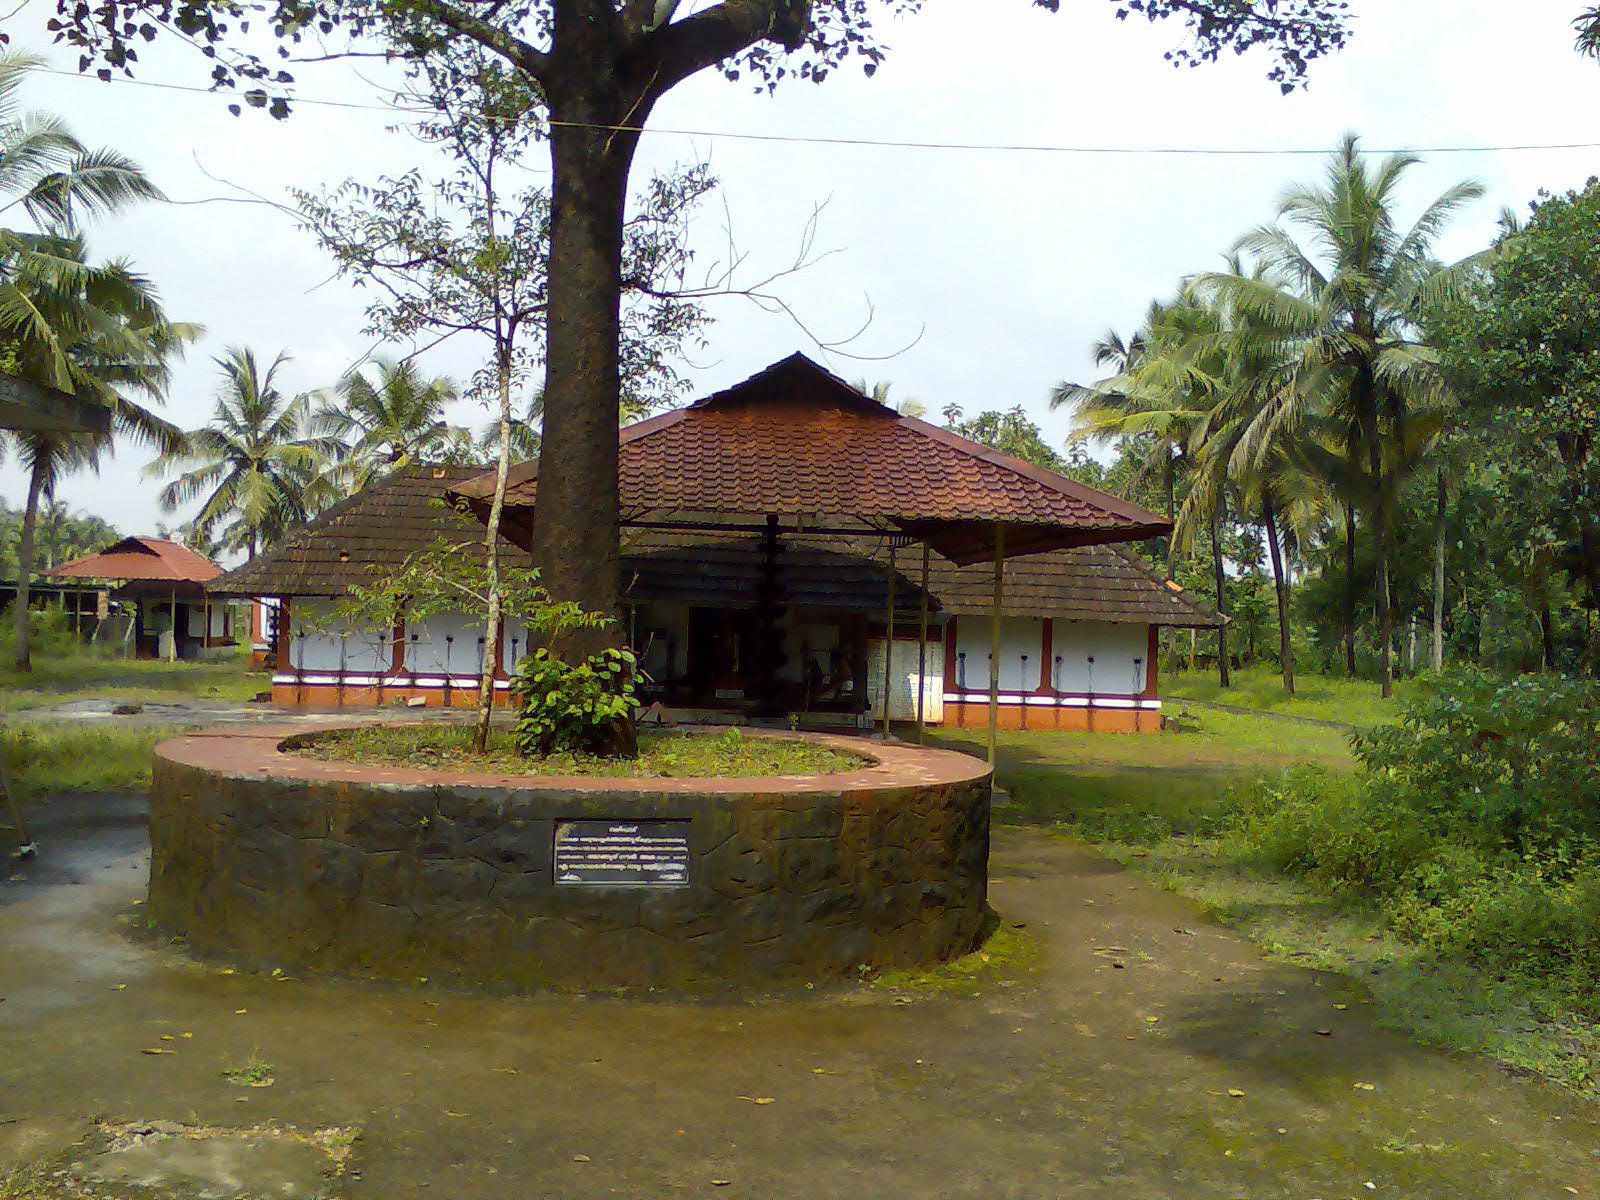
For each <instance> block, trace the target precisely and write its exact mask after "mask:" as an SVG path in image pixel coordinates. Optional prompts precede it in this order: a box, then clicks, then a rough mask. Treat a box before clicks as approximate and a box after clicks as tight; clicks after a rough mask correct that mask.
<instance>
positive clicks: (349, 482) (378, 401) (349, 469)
mask: <svg viewBox="0 0 1600 1200" xmlns="http://www.w3.org/2000/svg"><path fill="white" fill-rule="evenodd" d="M334 392H335V395H334V396H332V397H323V398H322V400H321V401H320V402H319V403H318V404H317V407H316V410H315V411H314V412H313V413H312V416H311V429H312V432H313V433H314V434H316V435H317V436H319V437H324V438H328V439H332V441H334V442H337V443H338V444H339V458H338V470H339V474H340V476H341V483H342V484H343V485H344V486H346V487H348V488H350V489H351V490H359V489H361V488H363V487H366V486H367V484H369V483H371V482H372V480H373V478H374V477H376V476H378V475H381V474H386V473H387V472H389V471H393V470H395V469H396V468H398V467H403V466H406V465H408V464H410V463H414V462H427V461H434V460H438V459H442V458H445V457H448V456H449V455H450V454H451V453H452V451H453V449H454V448H455V447H458V446H459V445H460V444H461V442H462V441H463V440H466V441H468V442H470V436H469V435H467V433H466V431H465V430H463V429H461V428H460V427H459V426H456V425H452V424H450V423H449V422H448V421H446V420H445V415H444V414H445V408H446V406H448V405H449V404H450V403H452V402H453V401H454V400H455V399H456V398H457V393H456V386H455V384H454V383H452V382H451V381H450V380H448V379H445V378H443V377H439V378H436V379H428V378H426V377H425V376H424V375H423V374H422V372H421V371H419V370H418V369H417V367H416V364H415V363H413V362H412V361H411V360H409V359H407V360H403V361H400V362H395V361H393V360H389V359H379V360H378V361H377V362H376V363H375V364H373V366H372V368H371V369H369V370H366V371H362V370H354V371H351V372H350V373H349V374H347V375H346V376H345V377H344V378H343V379H341V380H340V381H339V383H338V385H337V386H336V387H335V389H334ZM330 444H332V442H330Z"/></svg>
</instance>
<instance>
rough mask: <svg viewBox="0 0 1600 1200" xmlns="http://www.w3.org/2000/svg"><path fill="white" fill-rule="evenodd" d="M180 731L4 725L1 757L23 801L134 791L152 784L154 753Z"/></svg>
mask: <svg viewBox="0 0 1600 1200" xmlns="http://www.w3.org/2000/svg"><path fill="white" fill-rule="evenodd" d="M181 732H182V730H181V729H179V728H178V727H176V726H171V725H145V724H141V725H126V726H117V727H106V726H103V725H91V724H86V723H70V722H58V723H55V724H51V725H28V726H26V727H18V726H11V727H8V728H5V729H0V756H4V759H5V764H6V768H7V770H8V771H9V772H10V775H11V782H12V785H13V786H14V787H15V788H16V789H17V792H18V794H19V795H20V796H21V798H22V801H23V803H24V804H27V803H29V802H30V801H33V800H37V799H42V798H45V797H48V796H53V795H61V794H63V793H67V792H118V791H133V790H140V789H144V788H148V787H149V786H150V760H151V751H152V750H154V749H155V747H156V746H157V745H158V744H159V743H161V742H164V741H166V740H167V739H168V738H170V737H176V736H177V735H178V734H179V733H181Z"/></svg>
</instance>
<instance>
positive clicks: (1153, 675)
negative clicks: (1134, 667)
mask: <svg viewBox="0 0 1600 1200" xmlns="http://www.w3.org/2000/svg"><path fill="white" fill-rule="evenodd" d="M1160 649H1161V629H1160V627H1159V626H1156V625H1152V626H1150V649H1149V651H1148V654H1149V657H1148V658H1146V659H1145V669H1144V692H1143V693H1142V694H1143V696H1144V698H1145V699H1146V700H1154V699H1155V698H1156V696H1157V695H1158V694H1159V692H1158V689H1157V684H1158V683H1159V682H1160V679H1159V677H1158V676H1159V672H1158V670H1157V668H1156V655H1157V653H1158V652H1159V651H1160Z"/></svg>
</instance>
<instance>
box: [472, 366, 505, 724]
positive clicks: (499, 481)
mask: <svg viewBox="0 0 1600 1200" xmlns="http://www.w3.org/2000/svg"><path fill="white" fill-rule="evenodd" d="M495 373H496V377H497V378H496V383H497V384H498V386H499V391H500V455H499V457H498V459H497V460H496V462H495V474H494V501H493V502H492V503H491V504H490V505H489V521H488V524H487V526H486V527H485V530H484V540H483V545H484V563H485V567H486V571H485V573H486V575H487V576H488V593H489V594H488V604H487V608H488V613H487V615H486V616H485V618H484V623H483V661H482V663H480V664H479V675H478V722H477V725H476V726H475V727H474V729H473V731H472V749H473V751H474V752H475V753H478V754H482V753H484V752H485V751H486V750H488V748H489V719H490V717H491V716H492V715H493V713H494V677H495V675H496V673H497V672H498V669H499V665H500V515H501V513H502V512H504V510H505V506H506V476H507V475H508V474H509V473H510V471H511V345H510V343H509V342H502V343H501V345H500V346H498V347H496V349H495Z"/></svg>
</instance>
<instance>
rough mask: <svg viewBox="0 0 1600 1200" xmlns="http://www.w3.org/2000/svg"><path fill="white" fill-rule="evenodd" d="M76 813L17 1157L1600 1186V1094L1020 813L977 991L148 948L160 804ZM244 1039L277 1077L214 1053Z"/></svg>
mask: <svg viewBox="0 0 1600 1200" xmlns="http://www.w3.org/2000/svg"><path fill="white" fill-rule="evenodd" d="M72 817H73V824H74V827H75V832H73V833H72V834H71V836H67V835H65V834H64V833H63V831H62V830H60V829H57V830H53V831H47V833H48V836H46V837H43V838H41V840H42V841H45V842H46V843H47V845H49V846H50V847H51V849H52V855H51V858H50V860H49V861H48V862H46V863H43V864H39V865H37V866H35V867H34V868H31V872H30V878H29V879H28V880H27V881H24V882H12V883H3V882H0V996H3V997H4V1000H3V1002H0V1169H3V1167H4V1166H6V1165H7V1162H6V1159H7V1157H8V1156H9V1157H10V1158H12V1159H18V1158H27V1157H30V1156H31V1157H37V1156H39V1155H42V1154H45V1153H55V1152H59V1151H63V1150H65V1149H66V1147H67V1145H68V1144H69V1143H70V1142H71V1140H72V1138H73V1137H75V1136H78V1135H79V1134H81V1133H82V1132H83V1131H84V1129H85V1128H86V1126H85V1124H84V1122H85V1119H86V1118H89V1117H91V1116H99V1117H102V1118H104V1119H107V1120H112V1121H130V1120H160V1119H164V1120H173V1121H198V1122H203V1123H207V1124H213V1125H224V1126H245V1125H259V1124H263V1123H266V1122H267V1121H269V1120H271V1121H276V1122H278V1123H280V1124H283V1125H290V1126H296V1127H298V1128H301V1129H309V1128H314V1127H319V1126H329V1125H340V1126H352V1125H353V1126H360V1127H361V1129H362V1130H363V1131H364V1132H363V1137H362V1139H361V1142H360V1144H359V1146H358V1149H357V1151H356V1156H355V1160H354V1166H353V1171H352V1173H351V1174H348V1175H347V1176H346V1177H345V1178H344V1179H342V1180H339V1181H337V1183H335V1184H332V1185H330V1188H331V1190H332V1191H334V1192H335V1193H337V1194H339V1195H344V1196H349V1197H352V1198H359V1197H380V1198H383V1200H389V1198H391V1197H394V1198H398V1197H439V1198H441V1200H445V1198H448V1200H472V1198H475V1197H499V1198H505V1200H524V1198H529V1197H532V1198H544V1197H549V1198H551V1200H588V1198H591V1197H594V1198H598V1197H618V1196H621V1197H637V1198H640V1200H645V1198H649V1200H658V1198H662V1197H673V1196H712V1195H715V1196H725V1197H732V1196H747V1197H763V1198H791V1197H794V1198H812V1197H818V1198H821V1197H886V1198H891V1200H898V1198H901V1197H907V1198H910V1197H939V1198H944V1197H950V1198H956V1197H973V1198H977V1197H983V1198H985V1200H1003V1198H1010V1197H1015V1198H1017V1200H1043V1198H1056V1197H1062V1198H1065V1197H1105V1198H1107V1200H1111V1198H1113V1197H1115V1198H1117V1200H1136V1198H1162V1197H1181V1198H1182V1200H1208V1198H1211V1197H1237V1198H1240V1200H1245V1198H1248V1200H1269V1198H1275V1197H1285V1198H1295V1200H1311V1198H1312V1197H1322V1198H1324V1200H1335V1198H1342V1197H1354V1196H1359V1197H1367V1196H1380V1197H1384V1196H1389V1197H1399V1196H1412V1197H1428V1198H1430V1200H1443V1198H1446V1197H1461V1198H1464V1200H1465V1198H1469V1197H1470V1198H1472V1200H1479V1198H1489V1197H1494V1198H1496V1200H1499V1198H1505V1197H1546V1196H1548V1197H1552V1198H1555V1200H1562V1198H1565V1197H1570V1196H1573V1195H1578V1196H1580V1197H1600V1113H1596V1112H1595V1111H1594V1110H1593V1109H1590V1108H1587V1107H1584V1106H1582V1105H1581V1104H1579V1103H1578V1102H1576V1101H1573V1100H1571V1099H1569V1098H1567V1097H1564V1096H1562V1095H1560V1094H1558V1093H1556V1092H1554V1091H1553V1090H1552V1089H1550V1088H1548V1087H1546V1086H1545V1085H1542V1084H1538V1083H1533V1082H1528V1081H1525V1080H1520V1079H1515V1078H1511V1077H1508V1076H1506V1075H1504V1074H1502V1073H1501V1072H1500V1071H1498V1070H1497V1069H1496V1068H1495V1067H1494V1066H1492V1065H1491V1064H1489V1063H1487V1062H1485V1061H1481V1060H1473V1059H1457V1058H1452V1057H1449V1056H1445V1055H1442V1054H1439V1053H1436V1052H1432V1051H1427V1050H1422V1049H1419V1048H1417V1047H1415V1046H1414V1045H1412V1044H1410V1043H1409V1042H1406V1041H1405V1040H1403V1039H1401V1038H1399V1037H1398V1036H1396V1035H1392V1034H1389V1033H1386V1032H1384V1031H1382V1030H1379V1029H1377V1028H1375V1027H1374V1025H1373V1024H1372V1022H1371V1020H1370V1018H1369V1016H1368V1013H1369V1011H1370V1009H1368V1007H1367V1006H1366V1005H1365V1004H1363V1002H1362V999H1361V997H1360V996H1359V995H1355V994H1349V993H1348V992H1347V989H1346V985H1344V984H1342V983H1341V982H1340V981H1338V980H1336V979H1332V978H1326V977H1321V976H1318V975H1316V974H1314V973H1311V972H1307V971H1303V970H1298V969H1294V968H1290V967H1285V966H1280V965H1275V964H1269V963H1266V962H1264V961H1262V960H1261V959H1260V958H1259V956H1258V955H1257V954H1256V953H1255V952H1254V951H1253V950H1252V949H1251V947H1250V946H1249V945H1248V944H1246V943H1245V942H1244V941H1243V940H1242V939H1240V938H1238V937H1236V936H1235V935H1233V934H1231V933H1229V932H1228V931H1226V930H1223V929H1220V928H1217V927H1214V926H1210V925H1206V924H1204V923H1202V922H1201V921H1200V920H1199V919H1198V918H1197V917H1196V916H1195V915H1194V914H1193V912H1192V911H1191V910H1189V909H1188V908H1187V907H1186V906H1185V905H1183V904H1182V903H1181V902H1179V901H1177V900H1175V899H1173V898H1172V897H1170V896H1168V895H1166V894H1164V893H1162V892H1160V891H1158V890H1155V889H1153V888H1152V887H1150V886H1149V885H1147V884H1144V883H1140V882H1138V881H1136V880H1134V879H1133V878H1131V877H1130V876H1128V875H1126V874H1124V873H1123V872H1121V871H1120V870H1119V869H1117V868H1116V867H1114V866H1112V865H1110V864H1108V863H1106V862H1105V861H1103V860H1101V859H1099V858H1097V857H1095V856H1093V855H1090V854H1087V853H1085V852H1083V851H1081V850H1079V849H1076V848H1074V847H1072V846H1071V845H1069V844H1067V843H1065V842H1061V841H1059V840H1055V839H1053V838H1050V837H1048V836H1046V835H1042V834H1034V833H1026V832H1017V831H1002V832H1001V833H1000V834H999V835H998V836H997V841H996V849H995V861H994V886H993V898H994V902H995V904H996V905H997V907H998V908H999V909H1000V910H1001V911H1002V913H1004V914H1005V916H1006V917H1007V918H1008V919H1010V920H1013V921H1025V922H1026V923H1027V927H1028V929H1029V931H1030V932H1032V933H1034V934H1035V935H1036V936H1037V937H1038V939H1039V944H1040V952H1041V953H1040V962H1039V966H1038V968H1037V970H1036V971H1035V972H1033V973H1032V974H1031V975H1029V976H1028V977H1026V978H1025V979H1024V980H1022V981H1020V982H1018V983H1016V984H1014V985H1011V986H998V987H991V988H989V989H987V990H986V991H985V992H984V994H983V995H982V996H980V997H977V998H973V997H968V996H917V997H915V998H914V999H913V1000H912V1001H911V1002H910V1003H904V1002H897V1000H896V997H894V996H893V995H891V994H889V993H887V992H885V991H883V990H880V989H868V990H864V991H848V992H844V993H832V994H828V995H823V994H822V993H820V992H817V993H808V994H802V995H800V996H798V997H793V996H791V997H788V998H780V999H769V1000H764V1001H760V1002H739V1001H732V1000H682V999H660V998H657V999H642V1000H629V999H619V998H614V997H605V998H588V999H585V998H580V997H570V996H549V997H539V998H534V999H525V1000H508V999H492V998H478V997H466V996H460V995H452V994H450V993H446V992H440V991H438V990H436V989H430V988H423V989H419V990H418V991H416V992H413V993H403V992H398V991H392V990H380V989H376V988H371V987H365V986H359V985H346V984H337V983H330V982H316V981H302V980H291V981H288V982H279V981H274V980H271V979H269V978H263V977H259V976H249V975H244V974H224V973H222V972H220V971H218V970H216V969H214V968H208V967H201V966H198V965H194V964H191V963H188V962H186V961H185V960H184V959H183V958H182V957H181V956H180V955H178V954H176V953H174V952H171V951H167V950H158V949H152V948H149V947H146V946H143V945H139V944H135V943H133V942H130V941H128V940H127V939H126V938H124V937H123V936H122V934H121V933H120V932H119V928H118V923H117V914H118V913H119V912H122V911H125V910H126V909H127V907H128V906H129V905H130V904H131V903H132V902H133V901H134V900H135V899H136V898H137V897H138V896H139V895H140V893H141V890H142V885H143V879H144V867H145V857H144V855H145V851H144V837H143V831H142V828H141V827H140V825H139V824H138V821H139V806H138V801H137V799H136V798H130V799H128V800H126V801H124V802H122V803H121V804H120V805H118V804H111V803H108V802H105V801H96V802H93V803H91V804H87V805H85V806H83V807H81V808H80V809H79V810H78V811H76V812H75V813H73V814H72ZM1117 964H1122V965H1121V966H1118V965H1117ZM902 999H903V998H902ZM1319 1030H1320V1031H1326V1033H1319V1032H1318V1031H1319ZM164 1034H165V1035H167V1036H168V1037H170V1038H172V1040H171V1041H164V1040H162V1035H164ZM189 1035H192V1036H189ZM147 1048H156V1049H171V1050H173V1051H174V1052H173V1053H167V1054H158V1055H149V1054H144V1053H141V1051H142V1050H144V1049H147ZM251 1054H257V1055H259V1056H260V1058H262V1059H264V1060H265V1061H266V1062H268V1063H270V1064H271V1066H272V1068H273V1071H274V1073H275V1075H276V1083H275V1084H274V1086H272V1087H269V1088H255V1089H252V1088H243V1087H239V1086H235V1085H233V1084H230V1083H229V1082H228V1081H227V1080H226V1079H224V1078H223V1077H222V1074H221V1073H222V1071H223V1070H224V1069H225V1068H226V1067H228V1066H229V1065H230V1064H234V1063H238V1062H241V1061H243V1060H244V1059H245V1058H247V1057H248V1056H250V1055H251ZM1234 1093H1238V1094H1234ZM768 1098H770V1102H767V1103H756V1101H758V1100H761V1101H765V1100H768ZM713 1181H724V1182H717V1183H714V1182H713ZM108 1194H112V1195H116V1194H117V1193H116V1192H115V1191H114V1190H113V1191H111V1192H110V1193H108Z"/></svg>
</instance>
